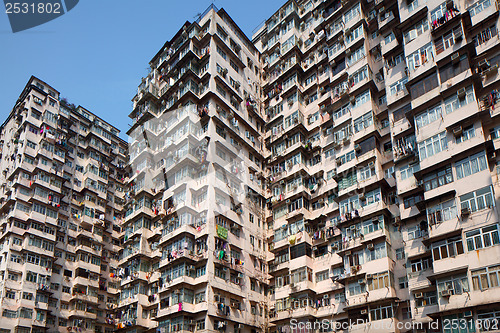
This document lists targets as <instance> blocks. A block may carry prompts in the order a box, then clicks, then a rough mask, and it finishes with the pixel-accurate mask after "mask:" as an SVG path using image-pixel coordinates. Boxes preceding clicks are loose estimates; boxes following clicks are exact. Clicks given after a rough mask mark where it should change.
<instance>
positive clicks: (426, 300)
mask: <svg viewBox="0 0 500 333" xmlns="http://www.w3.org/2000/svg"><path fill="white" fill-rule="evenodd" d="M435 304H437V294H436V292H435V291H428V292H425V293H422V297H419V298H415V306H416V307H419V308H420V307H422V306H427V305H435Z"/></svg>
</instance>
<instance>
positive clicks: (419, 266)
mask: <svg viewBox="0 0 500 333" xmlns="http://www.w3.org/2000/svg"><path fill="white" fill-rule="evenodd" d="M430 267H432V260H431V258H430V257H429V258H419V259H415V260H412V261H411V271H412V272H413V273H415V272H420V271H424V270H426V269H429V268H430Z"/></svg>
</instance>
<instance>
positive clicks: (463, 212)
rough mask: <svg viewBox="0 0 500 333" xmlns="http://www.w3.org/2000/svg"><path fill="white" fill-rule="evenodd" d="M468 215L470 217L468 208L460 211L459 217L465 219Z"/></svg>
mask: <svg viewBox="0 0 500 333" xmlns="http://www.w3.org/2000/svg"><path fill="white" fill-rule="evenodd" d="M469 215H470V209H469V207H464V208H462V210H461V211H460V216H462V217H465V216H469Z"/></svg>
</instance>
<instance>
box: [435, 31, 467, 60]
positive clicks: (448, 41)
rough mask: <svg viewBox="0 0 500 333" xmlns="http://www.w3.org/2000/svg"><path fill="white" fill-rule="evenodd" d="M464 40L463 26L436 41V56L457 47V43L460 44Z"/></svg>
mask: <svg viewBox="0 0 500 333" xmlns="http://www.w3.org/2000/svg"><path fill="white" fill-rule="evenodd" d="M462 39H463V32H462V26H461V25H459V26H457V27H455V28H453V29H451V30H450V31H448V32H446V33H444V34H443V35H442V36H439V37H438V38H436V39H435V40H434V46H435V48H436V54H440V53H442V52H444V51H445V50H447V49H449V48H450V47H452V46H453V45H455V43H456V42H460V41H461V40H462Z"/></svg>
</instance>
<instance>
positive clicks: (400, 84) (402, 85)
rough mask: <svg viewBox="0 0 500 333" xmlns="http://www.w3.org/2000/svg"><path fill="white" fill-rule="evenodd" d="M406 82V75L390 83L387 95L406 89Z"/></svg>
mask: <svg viewBox="0 0 500 333" xmlns="http://www.w3.org/2000/svg"><path fill="white" fill-rule="evenodd" d="M407 82H408V77H406V76H405V77H404V78H402V79H401V80H399V81H397V82H396V83H394V84H392V85H391V87H390V90H389V95H396V94H397V93H398V92H400V91H406V83H407Z"/></svg>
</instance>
